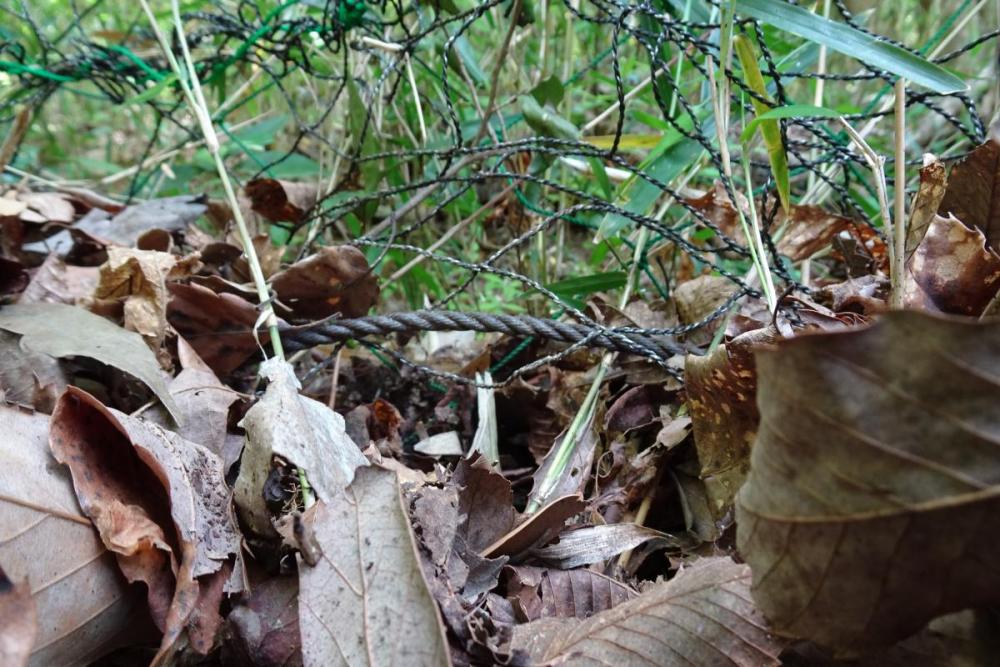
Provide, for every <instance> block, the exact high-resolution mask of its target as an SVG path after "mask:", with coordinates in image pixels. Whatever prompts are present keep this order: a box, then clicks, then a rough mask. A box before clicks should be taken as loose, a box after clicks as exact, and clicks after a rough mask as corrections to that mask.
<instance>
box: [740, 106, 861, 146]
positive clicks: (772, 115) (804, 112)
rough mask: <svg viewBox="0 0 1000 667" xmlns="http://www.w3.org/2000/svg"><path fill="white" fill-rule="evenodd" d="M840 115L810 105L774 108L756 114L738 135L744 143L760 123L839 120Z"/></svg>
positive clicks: (836, 112) (834, 111)
mask: <svg viewBox="0 0 1000 667" xmlns="http://www.w3.org/2000/svg"><path fill="white" fill-rule="evenodd" d="M841 115H842V114H841V113H840V112H839V111H836V110H834V109H827V108H826V107H816V106H813V105H811V104H789V105H788V106H784V107H775V108H774V109H771V110H770V111H767V112H765V113H762V114H758V115H757V117H756V118H754V119H753V120H752V121H750V122H749V123H747V126H746V127H745V128H743V132H742V133H740V141H741V142H743V143H746V142H747V141H748V140H749V139H750V137H752V136H753V133H754V132H755V131H756V130H757V128H758V127H760V125H761V123H763V122H764V121H767V120H778V119H780V118H839V117H840V116H841Z"/></svg>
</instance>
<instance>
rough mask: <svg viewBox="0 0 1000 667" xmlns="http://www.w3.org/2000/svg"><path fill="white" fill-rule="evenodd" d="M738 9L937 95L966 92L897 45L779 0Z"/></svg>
mask: <svg viewBox="0 0 1000 667" xmlns="http://www.w3.org/2000/svg"><path fill="white" fill-rule="evenodd" d="M736 9H737V10H738V11H739V12H740V13H742V14H745V15H747V16H752V17H753V18H755V19H757V20H758V21H763V22H764V23H769V24H770V25H773V26H774V27H776V28H780V29H781V30H784V31H786V32H790V33H792V34H793V35H798V36H799V37H802V38H803V39H807V40H809V41H810V42H815V43H817V44H822V45H824V46H826V47H827V48H828V49H833V50H834V51H837V52H838V53H843V54H845V55H848V56H851V57H852V58H857V59H858V60H861V61H862V62H865V63H868V64H869V65H872V66H874V67H877V68H879V69H883V70H885V71H887V72H891V73H893V74H896V75H898V76H902V77H905V78H906V79H907V80H909V81H912V82H913V83H916V84H919V85H921V86H924V87H925V88H930V89H931V90H933V91H934V92H935V93H941V94H948V93H956V92H959V91H963V90H965V89H966V85H965V83H963V82H962V80H961V79H959V78H958V77H957V76H955V75H954V74H952V73H950V72H948V71H947V70H945V69H944V68H942V67H939V66H938V65H935V64H934V63H931V62H929V61H927V60H924V59H923V58H921V57H920V56H917V55H914V54H912V53H910V52H909V51H906V50H905V49H902V48H900V47H898V46H895V45H894V44H889V43H888V42H883V41H881V40H880V39H878V38H877V37H875V36H873V35H869V34H867V33H864V32H861V31H860V30H857V29H855V28H852V27H851V26H849V25H846V24H844V23H837V22H836V21H831V20H829V19H826V18H823V17H822V16H819V15H817V14H814V13H812V12H810V11H809V10H807V9H803V8H802V7H796V6H795V5H791V4H788V3H785V2H781V1H779V0H736Z"/></svg>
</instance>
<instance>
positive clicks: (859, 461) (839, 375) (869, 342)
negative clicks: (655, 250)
mask: <svg viewBox="0 0 1000 667" xmlns="http://www.w3.org/2000/svg"><path fill="white" fill-rule="evenodd" d="M757 373H758V405H759V406H760V410H761V421H760V429H759V432H758V436H757V440H756V443H755V444H754V449H753V455H752V459H751V469H750V470H751V471H750V476H749V478H748V479H747V482H746V484H745V485H744V486H743V488H742V490H741V491H740V494H739V498H738V502H737V516H736V522H737V544H738V547H739V550H740V553H741V554H742V555H743V557H744V558H745V559H746V561H747V562H748V563H749V564H750V565H751V566H752V567H753V569H754V572H755V574H756V575H757V579H758V581H756V582H755V587H754V598H755V599H756V600H757V603H758V605H759V606H760V608H761V610H762V611H763V612H764V613H765V614H766V615H767V616H768V618H769V619H771V621H772V624H773V627H774V629H775V631H776V632H780V633H782V634H787V635H790V636H797V637H804V638H809V639H811V640H812V641H816V642H818V643H821V644H824V645H828V646H832V647H838V648H849V649H865V648H872V647H878V646H887V645H889V644H892V643H894V642H896V641H897V640H899V639H901V638H903V637H905V636H907V635H908V634H911V633H913V632H916V631H917V630H918V629H919V628H920V627H921V626H922V625H923V624H924V623H926V622H927V621H928V620H930V619H931V618H933V617H935V616H938V615H941V614H945V613H948V612H951V611H955V610H958V609H963V608H966V607H974V606H986V605H989V604H996V603H998V602H1000V572H998V570H997V569H996V568H995V567H994V566H993V565H992V563H993V562H994V560H995V556H996V553H997V550H998V548H1000V457H998V456H997V443H998V442H1000V422H998V421H997V419H996V417H995V415H996V405H997V404H998V402H1000V323H997V322H993V323H988V324H978V325H977V324H972V323H966V322H962V321H953V320H941V319H938V318H934V317H930V316H927V315H924V314H921V313H916V312H910V311H895V312H890V313H887V314H886V315H884V316H883V317H882V319H880V320H879V321H878V322H877V323H876V324H874V325H872V326H870V327H868V328H863V329H854V330H850V331H847V332H841V333H836V334H814V335H805V336H799V337H798V338H795V339H793V340H789V341H785V342H781V343H779V344H778V345H777V346H776V347H775V348H773V349H769V350H761V351H758V352H757Z"/></svg>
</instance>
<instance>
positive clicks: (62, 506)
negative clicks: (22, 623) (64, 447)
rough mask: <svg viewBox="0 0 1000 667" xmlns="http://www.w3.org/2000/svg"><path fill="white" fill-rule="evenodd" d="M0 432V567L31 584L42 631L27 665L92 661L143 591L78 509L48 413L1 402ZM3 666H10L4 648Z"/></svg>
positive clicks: (111, 643) (122, 626) (111, 642)
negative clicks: (53, 444)
mask: <svg viewBox="0 0 1000 667" xmlns="http://www.w3.org/2000/svg"><path fill="white" fill-rule="evenodd" d="M0 431H2V432H3V434H4V442H3V444H4V446H3V447H2V448H0V566H2V567H3V569H4V571H6V573H7V576H9V577H10V579H11V580H13V581H14V582H21V581H24V580H27V582H28V584H29V585H30V587H31V590H32V599H33V600H34V605H35V607H36V608H37V616H38V634H37V637H36V639H35V642H34V648H33V649H32V651H33V653H32V659H31V663H30V664H32V665H37V666H39V667H44V666H47V665H67V666H68V665H86V664H89V663H90V662H92V661H93V660H96V659H97V658H99V657H100V656H101V655H102V654H104V653H105V652H107V651H108V650H110V649H113V648H114V647H115V646H117V645H119V642H118V641H117V640H118V639H120V638H121V636H122V635H123V633H124V631H125V630H127V629H128V626H129V622H130V619H131V617H134V616H136V610H137V608H138V604H137V602H138V600H139V599H140V598H141V596H137V595H136V594H135V593H137V592H138V591H132V590H129V588H128V584H127V583H126V581H125V579H124V578H123V577H122V576H121V574H120V573H119V572H118V568H117V566H116V565H115V560H114V557H113V556H112V555H111V553H109V552H108V551H107V550H106V549H105V548H104V545H102V544H101V540H100V538H99V537H98V535H97V531H95V530H94V527H93V526H92V525H91V523H90V519H88V518H87V517H86V516H84V515H83V513H82V512H81V511H80V506H79V505H78V504H77V501H76V496H75V495H74V494H73V484H72V482H71V481H70V477H69V473H68V471H67V470H66V469H65V468H63V467H61V466H59V465H57V464H56V462H55V460H54V459H53V458H52V455H51V454H50V453H49V448H48V442H47V441H48V433H49V418H48V417H46V416H44V415H38V414H30V413H28V412H25V411H22V410H18V409H15V408H11V407H7V406H0ZM4 624H5V623H4V621H3V619H0V626H2V625H4ZM133 634H134V633H133ZM0 664H9V663H6V662H4V660H3V650H2V649H0Z"/></svg>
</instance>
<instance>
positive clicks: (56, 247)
mask: <svg viewBox="0 0 1000 667" xmlns="http://www.w3.org/2000/svg"><path fill="white" fill-rule="evenodd" d="M205 209H206V206H205V198H204V197H203V196H194V195H180V196H177V197H166V198H164V199H150V200H148V201H144V202H140V203H138V204H133V205H132V206H127V207H126V208H125V209H123V210H122V211H121V212H119V213H118V214H117V215H111V214H110V213H108V212H107V211H104V210H102V209H99V208H95V209H91V211H90V212H88V213H87V215H85V216H83V217H82V218H81V219H80V220H78V221H77V223H76V224H75V225H73V227H72V228H71V230H72V232H76V233H77V235H81V234H82V235H84V236H86V237H89V238H91V239H94V240H97V241H99V242H100V243H101V244H109V245H119V246H125V247H131V246H133V245H135V242H136V240H137V239H138V238H139V237H140V236H142V234H143V233H145V232H146V231H148V230H150V229H163V230H166V231H168V232H179V231H181V230H182V229H184V228H185V227H187V226H188V224H190V223H192V222H194V221H195V220H197V219H198V218H199V217H200V216H201V214H202V213H204V212H205ZM73 243H74V240H73V235H72V233H71V231H70V230H63V231H61V232H59V233H58V234H55V235H54V236H51V237H49V238H47V239H45V240H44V241H40V242H38V243H30V244H27V245H25V246H24V247H25V250H33V251H37V252H55V253H59V254H64V253H66V252H69V250H70V249H71V248H72V247H73Z"/></svg>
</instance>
